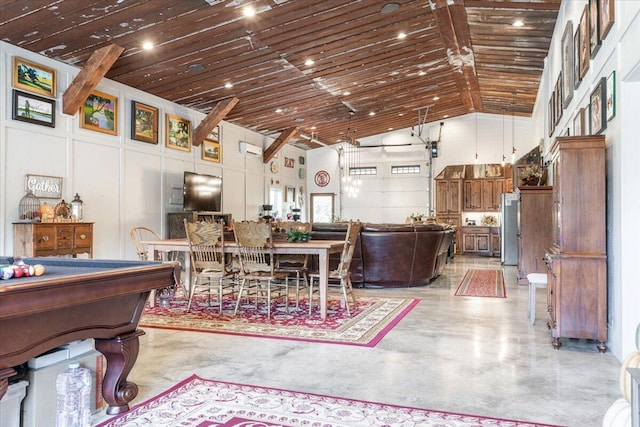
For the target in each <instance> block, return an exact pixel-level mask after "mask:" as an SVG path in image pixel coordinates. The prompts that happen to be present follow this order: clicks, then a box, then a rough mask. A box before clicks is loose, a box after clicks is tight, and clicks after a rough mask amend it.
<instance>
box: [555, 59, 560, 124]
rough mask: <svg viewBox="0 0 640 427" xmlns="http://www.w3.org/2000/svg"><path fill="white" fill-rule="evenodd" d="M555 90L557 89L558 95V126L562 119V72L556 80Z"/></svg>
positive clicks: (556, 113)
mask: <svg viewBox="0 0 640 427" xmlns="http://www.w3.org/2000/svg"><path fill="white" fill-rule="evenodd" d="M555 88H556V90H555V94H556V99H555V120H556V122H555V125H556V126H558V124H559V123H560V119H561V118H562V71H561V72H560V74H559V75H558V78H557V79H556V86H555Z"/></svg>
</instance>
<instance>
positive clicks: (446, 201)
mask: <svg viewBox="0 0 640 427" xmlns="http://www.w3.org/2000/svg"><path fill="white" fill-rule="evenodd" d="M461 182H462V181H461V180H459V179H442V180H439V179H437V180H435V183H436V216H437V215H456V214H458V215H459V214H460V213H461V212H462V204H461V200H462V197H461V193H462V184H461Z"/></svg>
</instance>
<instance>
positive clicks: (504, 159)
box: [501, 108, 507, 167]
mask: <svg viewBox="0 0 640 427" xmlns="http://www.w3.org/2000/svg"><path fill="white" fill-rule="evenodd" d="M506 160H507V159H506V157H505V156H504V108H503V109H502V163H501V164H502V167H504V165H505V163H506Z"/></svg>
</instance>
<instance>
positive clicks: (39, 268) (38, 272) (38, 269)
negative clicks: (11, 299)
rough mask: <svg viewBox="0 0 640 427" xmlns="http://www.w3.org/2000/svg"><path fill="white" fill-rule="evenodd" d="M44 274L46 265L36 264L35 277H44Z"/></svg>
mask: <svg viewBox="0 0 640 427" xmlns="http://www.w3.org/2000/svg"><path fill="white" fill-rule="evenodd" d="M43 274H44V265H42V264H36V265H34V266H33V275H34V276H42V275H43Z"/></svg>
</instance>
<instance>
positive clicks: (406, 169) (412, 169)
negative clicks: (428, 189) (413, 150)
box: [391, 165, 420, 175]
mask: <svg viewBox="0 0 640 427" xmlns="http://www.w3.org/2000/svg"><path fill="white" fill-rule="evenodd" d="M419 173H420V165H412V166H391V174H392V175H410V174H419Z"/></svg>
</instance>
